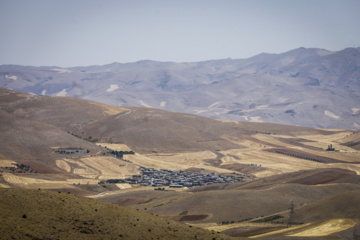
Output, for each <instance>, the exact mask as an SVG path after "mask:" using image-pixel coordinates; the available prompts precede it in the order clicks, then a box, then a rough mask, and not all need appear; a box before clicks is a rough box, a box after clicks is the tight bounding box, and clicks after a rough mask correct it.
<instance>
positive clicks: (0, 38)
mask: <svg viewBox="0 0 360 240" xmlns="http://www.w3.org/2000/svg"><path fill="white" fill-rule="evenodd" d="M359 10H360V0H75V1H74V0H31V1H30V0H0V65H1V64H17V65H27V66H58V67H75V66H89V65H104V64H110V63H113V62H120V63H128V62H136V61H140V60H154V61H172V62H198V61H206V60H213V59H225V58H233V59H240V58H249V57H252V56H255V55H257V54H260V53H263V52H266V53H282V52H286V51H290V50H292V49H295V48H299V47H306V48H323V49H327V50H331V51H339V50H342V49H344V48H347V47H360V14H359V12H360V11H359Z"/></svg>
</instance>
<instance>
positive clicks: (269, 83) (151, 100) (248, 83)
mask: <svg viewBox="0 0 360 240" xmlns="http://www.w3.org/2000/svg"><path fill="white" fill-rule="evenodd" d="M0 79H1V83H0V86H1V87H5V88H9V89H13V90H17V91H21V92H25V93H34V94H42V95H50V96H56V95H57V96H70V97H78V98H84V99H88V100H94V101H98V102H102V103H106V104H111V105H115V106H132V107H136V106H142V107H144V106H145V107H152V108H159V109H164V110H171V111H177V112H186V113H194V114H199V115H202V116H206V117H212V118H220V119H229V120H240V121H252V122H256V121H264V122H275V123H282V124H289V125H301V126H310V127H321V128H345V129H359V128H360V118H359V116H360V104H359V103H360V94H359V93H360V48H347V49H344V50H342V51H338V52H331V51H327V50H323V49H306V48H298V49H295V50H292V51H289V52H285V53H282V54H266V53H262V54H260V55H257V56H254V57H252V58H248V59H234V60H233V59H223V60H212V61H205V62H193V63H173V62H155V61H139V62H135V63H125V64H121V63H113V64H109V65H104V66H88V67H74V68H58V67H29V66H27V67H25V66H15V65H2V66H0Z"/></svg>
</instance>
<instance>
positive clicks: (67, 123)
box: [0, 72, 360, 239]
mask: <svg viewBox="0 0 360 240" xmlns="http://www.w3.org/2000/svg"><path fill="white" fill-rule="evenodd" d="M64 74H65V72H64ZM0 132H1V134H0V145H1V148H0V190H1V192H0V203H1V204H2V205H1V208H2V210H3V209H6V211H1V213H0V214H2V215H1V216H2V218H6V217H7V218H8V220H6V221H5V220H4V221H5V222H6V224H5V225H4V227H5V228H7V229H8V230H4V231H3V232H4V233H5V234H6V235H4V236H6V238H11V237H12V236H14V237H15V238H16V237H17V238H26V237H28V238H29V239H31V238H45V237H51V238H62V236H64V235H63V234H65V233H64V232H69V234H70V235H69V236H74V237H81V236H84V235H82V234H87V235H86V236H87V237H90V238H91V237H94V238H102V237H105V238H107V237H108V238H109V239H110V238H111V237H115V235H112V234H117V235H116V236H120V235H123V236H130V235H132V236H135V238H139V239H141V238H143V236H145V235H144V234H145V233H144V232H146V231H148V229H150V228H151V234H150V235H146V236H147V237H149V239H151V237H153V238H154V239H156V238H160V239H162V238H167V237H168V236H171V238H174V239H176V237H178V236H185V237H187V236H188V239H191V238H192V236H195V235H197V236H198V237H199V238H200V239H201V238H203V239H209V238H208V237H209V236H210V237H211V238H212V237H216V239H219V238H220V239H221V238H225V237H224V236H220V235H217V236H215V235H214V236H212V235H208V234H213V232H211V230H213V231H214V234H215V233H216V232H217V231H219V232H224V233H226V234H228V235H231V236H235V237H249V236H251V237H256V238H263V239H267V236H269V235H265V236H262V235H261V234H272V235H271V236H272V237H274V239H291V238H292V236H290V235H291V234H293V235H294V234H295V235H297V234H300V235H306V234H308V235H309V234H310V233H311V234H313V235H311V234H310V235H311V236H315V235H316V234H319V232H321V231H322V232H323V233H324V231H323V230H319V229H323V228H326V226H328V225H329V224H335V223H337V224H338V225H339V226H340V227H339V228H336V229H337V230H336V231H335V232H334V231H333V232H329V231H325V233H324V235H322V236H321V238H323V239H342V238H349V237H350V236H351V234H352V233H353V232H352V230H353V228H356V227H357V226H358V225H356V223H357V221H359V218H358V208H357V205H356V204H355V203H356V202H357V200H358V198H359V192H360V189H359V181H360V178H359V173H360V160H359V159H360V158H359V156H360V151H359V149H358V148H359V143H360V134H359V132H358V131H351V130H341V129H335V130H334V129H316V128H309V127H299V126H289V125H281V124H274V123H252V122H237V121H225V120H216V119H211V118H206V117H201V116H197V115H192V114H185V113H177V112H170V111H165V110H160V109H152V108H144V107H126V108H124V107H114V106H109V105H105V104H100V103H96V102H92V101H87V100H82V99H77V98H68V97H60V96H58V97H50V96H38V95H28V94H24V93H20V92H16V91H13V90H9V89H4V88H0ZM119 153H121V156H120V155H119ZM144 169H145V170H144ZM152 169H153V170H154V171H157V170H160V169H162V171H163V172H162V173H161V174H164V172H167V173H169V175H168V176H170V175H171V176H173V177H171V178H172V179H171V181H172V182H175V183H178V185H177V187H179V185H180V183H181V181H183V182H188V183H187V184H190V183H191V184H195V183H196V185H190V186H198V187H182V185H180V187H179V188H172V187H170V186H169V184H168V185H166V186H164V185H161V184H160V183H161V182H162V180H160V181H159V180H156V181H155V180H151V181H150V182H149V183H144V184H140V183H139V182H134V181H135V180H134V179H137V180H139V176H140V179H145V177H144V171H145V172H146V171H147V172H148V173H149V172H152V171H153V170H152ZM158 173H159V172H158ZM181 173H186V174H188V176H192V178H194V176H196V177H195V178H197V179H196V180H190V179H184V178H183V179H182V180H181V181H180V180H176V178H175V177H174V176H177V175H181ZM183 176H184V175H182V177H183ZM220 176H221V177H220ZM152 178H155V175H152ZM129 179H130V180H129ZM150 179H151V178H150ZM209 179H212V180H211V181H210V180H209ZM224 179H226V181H225V180H224ZM234 179H240V180H239V181H235V180H234ZM175 180H176V181H175ZM158 183H159V184H158ZM183 184H185V183H183ZM6 188H8V189H6ZM156 188H157V189H156ZM159 188H160V189H159ZM39 189H41V190H39ZM155 189H156V190H155ZM43 190H52V191H53V192H47V191H43ZM68 193H73V194H75V195H83V196H87V197H88V198H95V199H97V200H101V201H107V202H111V203H114V204H117V205H123V206H126V207H130V208H134V209H139V212H138V211H136V210H134V209H133V210H134V211H133V210H131V209H123V208H121V207H119V206H115V205H108V204H107V203H103V202H99V201H95V200H91V199H84V198H78V197H76V196H73V195H72V194H68ZM58 197H60V198H58ZM58 202H63V203H64V204H57V203H58ZM73 202H77V203H76V204H75V203H73ZM291 202H294V204H295V213H296V218H295V219H296V224H295V225H293V226H291V227H290V228H287V221H288V219H289V216H290V211H289V206H290V204H291ZM22 203H23V204H22ZM12 204H13V205H12ZM102 204H105V205H102ZM342 204H343V205H342ZM95 205H96V206H99V208H97V207H94V206H95ZM100 205H101V206H103V207H104V211H101V212H100V213H99V211H97V212H96V211H95V210H94V211H92V210H91V211H90V210H89V209H93V208H94V209H98V210H99V209H100ZM15 206H18V207H15ZM50 206H57V207H56V208H55V209H54V210H53V211H52V210H51V208H50ZM71 206H73V207H71ZM42 207H43V208H42ZM65 207H69V210H68V211H67V210H65V209H64V208H65ZM11 209H14V210H11ZM110 209H111V210H110ZM10 210H11V211H10ZM111 211H113V212H114V213H111V214H110V213H109V212H111ZM118 211H119V212H120V213H119V212H118ZM42 213H43V214H42ZM24 214H25V215H26V217H23V216H24ZM117 214H118V215H117ZM148 214H155V215H159V216H161V217H162V219H158V218H155V217H154V216H151V215H150V216H149V215H148ZM115 215H116V216H115ZM119 215H120V216H122V215H128V219H132V220H134V219H137V218H139V221H140V222H142V223H143V224H141V227H142V228H141V229H140V230H139V231H138V232H136V233H134V231H136V228H133V227H135V226H133V225H132V226H131V224H130V225H129V226H128V225H126V224H125V223H123V222H124V221H126V220H124V219H122V218H119ZM58 216H59V217H58ZM153 217H154V219H153ZM91 219H98V220H96V221H95V220H91ZM114 219H119V221H120V222H121V223H122V224H120V225H119V224H117V225H116V226H115V225H114V224H115V223H116V222H114ZM140 219H146V220H144V221H142V220H140ZM147 219H150V220H147ZM166 219H170V220H175V221H180V222H183V223H186V224H180V225H177V223H175V222H172V221H170V223H169V224H170V225H172V224H175V225H176V226H182V228H181V230H180V228H179V229H177V228H176V229H177V230H178V231H176V233H174V235H171V234H172V231H174V229H175V228H174V227H170V228H171V229H170V228H167V227H166V224H168V223H167V221H169V220H166ZM27 220H31V221H27ZM76 220H78V221H76ZM90 220H91V221H90ZM17 221H18V222H19V223H16V224H15V222H17ZM43 221H46V222H49V223H50V224H49V225H48V227H45V228H44V229H40V230H39V231H37V229H38V226H39V224H40V225H41V222H43ZM329 221H330V222H329ZM151 222H153V223H156V224H155V226H156V227H159V228H156V227H154V225H151V224H153V223H151ZM69 223H72V224H70V225H69ZM132 223H133V222H132ZM133 224H134V223H133ZM135 224H136V226H138V225H137V223H135ZM125 225H126V227H124V228H122V227H121V226H125ZM175 225H172V226H175ZM189 225H191V226H192V227H189ZM7 226H11V227H10V228H8V227H7ZM41 226H42V225H41ZM196 227H201V228H206V229H209V230H210V231H202V230H200V229H198V228H196ZM296 227H298V228H296ZM165 228H166V229H165ZM295 228H296V229H295ZM109 229H113V230H114V231H110V230H109ZM153 229H154V230H153ZM155 229H157V230H155ZM186 229H190V230H189V231H188V232H187V233H184V234H180V233H181V232H182V231H186ZM291 229H293V230H291ZM99 230H100V231H99ZM193 230H195V231H196V233H195V232H193ZM275 230H277V231H282V232H274V231H275ZM290 230H291V231H292V232H291V231H290ZM314 231H315V232H316V233H313V232H314ZM309 232H310V233H309ZM178 233H179V235H177V234H178ZM152 234H154V235H152ZM161 234H162V235H161ZM169 234H170V235H169ZM314 234H315V235H314ZM200 236H202V237H200ZM316 236H317V235H316ZM316 236H315V237H316ZM211 238H210V239H211ZM306 238H307V239H311V238H309V237H306ZM125 239H126V238H125ZM127 239H129V237H127Z"/></svg>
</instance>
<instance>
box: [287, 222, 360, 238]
mask: <svg viewBox="0 0 360 240" xmlns="http://www.w3.org/2000/svg"><path fill="white" fill-rule="evenodd" d="M355 225H356V221H354V220H353V219H346V218H345V219H344V218H341V219H331V220H329V221H326V222H323V223H321V224H315V225H312V226H309V227H306V228H304V229H301V228H300V229H299V230H298V231H296V233H290V234H286V236H290V237H322V236H329V235H331V234H334V233H337V232H341V231H345V230H347V229H349V228H353V227H354V226H355Z"/></svg>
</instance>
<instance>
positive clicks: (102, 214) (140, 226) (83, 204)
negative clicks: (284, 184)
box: [0, 188, 232, 240]
mask: <svg viewBox="0 0 360 240" xmlns="http://www.w3.org/2000/svg"><path fill="white" fill-rule="evenodd" d="M0 209H1V211H0V220H1V225H0V232H1V239H4V240H5V239H139V240H140V239H204V240H205V239H232V238H230V237H228V236H225V235H221V234H218V233H216V232H214V231H208V230H203V229H199V228H195V227H191V226H188V225H185V224H181V223H177V222H174V221H169V220H165V219H162V218H160V217H157V216H152V215H150V214H146V213H143V212H140V211H136V210H134V209H128V208H124V207H120V206H117V205H113V204H109V203H105V202H101V201H97V200H94V199H88V198H83V197H78V196H75V195H72V194H67V193H60V192H59V193H58V192H50V191H42V190H25V189H1V188H0Z"/></svg>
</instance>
